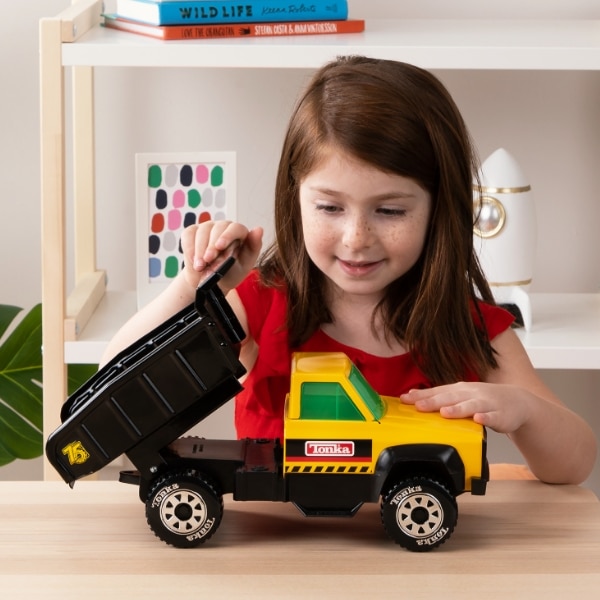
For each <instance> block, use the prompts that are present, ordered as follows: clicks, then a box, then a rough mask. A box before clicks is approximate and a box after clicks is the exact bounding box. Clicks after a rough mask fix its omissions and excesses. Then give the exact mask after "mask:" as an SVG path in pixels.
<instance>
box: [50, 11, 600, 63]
mask: <svg viewBox="0 0 600 600" xmlns="http://www.w3.org/2000/svg"><path fill="white" fill-rule="evenodd" d="M339 54H367V55H372V56H377V57H379V58H389V59H395V60H403V61H406V62H411V63H413V64H416V65H419V66H422V67H424V68H427V69H525V70H538V69H544V70H545V69H552V70H564V69H568V70H582V69H585V70H587V69H591V70H597V69H600V22H599V21H592V20H579V21H534V20H524V21H515V20H462V21H457V20H433V19H431V20H429V19H427V20H400V19H390V20H387V19H386V20H383V19H381V20H378V19H371V20H367V24H366V28H365V31H364V32H363V33H357V34H346V35H321V36H295V37H265V38H254V39H239V38H238V39H217V40H184V41H172V42H163V41H161V40H155V39H153V38H148V37H144V36H140V35H135V34H131V33H125V32H121V31H116V30H112V29H111V30H108V29H104V28H101V27H95V28H93V29H91V30H90V31H88V32H87V33H86V34H85V35H83V36H82V37H81V38H80V39H78V40H77V43H75V44H66V45H64V46H63V49H62V61H63V65H65V66H77V65H81V66H88V65H91V66H117V67H118V66H128V67H156V66H169V67H173V66H177V67H214V68H228V67H238V68H284V69H291V68H313V67H318V66H320V65H322V64H323V63H324V62H326V61H328V60H330V59H332V58H335V56H337V55H339Z"/></svg>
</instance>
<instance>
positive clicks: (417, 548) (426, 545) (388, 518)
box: [381, 477, 458, 552]
mask: <svg viewBox="0 0 600 600" xmlns="http://www.w3.org/2000/svg"><path fill="white" fill-rule="evenodd" d="M381 520H382V522H383V527H384V528H385V531H386V532H387V534H388V535H389V536H390V537H391V538H392V539H393V540H394V541H395V542H396V543H397V544H400V546H402V547H403V548H406V549H407V550H411V551H412V552H427V551H429V550H433V549H434V548H437V547H438V546H440V545H441V544H443V543H444V542H445V541H446V540H447V539H448V538H449V537H450V536H451V535H452V532H453V531H454V527H455V526H456V522H457V520H458V508H457V505H456V500H455V499H454V497H453V496H452V494H451V493H450V492H449V491H448V490H447V489H446V488H445V487H444V486H443V485H441V484H440V483H438V482H437V481H433V480H431V479H428V478H427V477H415V478H414V479H408V480H406V481H402V482H400V483H398V484H396V485H395V486H393V487H392V489H391V490H390V491H389V492H388V493H387V494H386V495H385V497H383V498H382V500H381Z"/></svg>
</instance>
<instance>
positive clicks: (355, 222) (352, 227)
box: [342, 217, 373, 250]
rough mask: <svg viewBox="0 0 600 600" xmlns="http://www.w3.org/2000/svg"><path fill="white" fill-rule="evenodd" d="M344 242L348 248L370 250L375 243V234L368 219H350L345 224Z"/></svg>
mask: <svg viewBox="0 0 600 600" xmlns="http://www.w3.org/2000/svg"><path fill="white" fill-rule="evenodd" d="M342 241H343V243H344V245H345V246H346V247H347V248H351V249H352V250H359V249H362V248H368V247H369V246H370V245H371V244H372V241H373V233H372V229H371V226H370V224H369V222H368V219H365V218H364V217H356V218H350V219H348V220H347V221H346V223H345V224H344V232H343V236H342Z"/></svg>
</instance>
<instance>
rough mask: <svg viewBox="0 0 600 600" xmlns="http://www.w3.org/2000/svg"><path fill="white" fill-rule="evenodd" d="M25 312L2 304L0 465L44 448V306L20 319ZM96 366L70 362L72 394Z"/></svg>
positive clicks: (28, 456) (33, 453) (38, 454)
mask: <svg viewBox="0 0 600 600" xmlns="http://www.w3.org/2000/svg"><path fill="white" fill-rule="evenodd" d="M21 312H22V309H21V308H18V307H16V306H9V305H2V304H0V466H1V465H5V464H7V463H9V462H12V461H13V460H15V459H16V458H24V459H27V458H35V457H37V456H41V454H42V452H43V425H42V424H43V418H42V412H43V411H42V381H43V378H42V307H41V304H38V305H36V306H34V307H33V308H32V309H31V310H30V311H29V312H28V313H27V314H26V315H25V316H24V317H23V318H22V319H21V320H20V321H19V322H18V323H17V322H16V317H17V315H19V313H21ZM11 328H12V331H11ZM3 336H4V337H3ZM96 368H97V367H96V365H69V368H68V374H69V378H68V387H69V394H71V393H72V392H73V391H75V390H76V389H77V388H78V387H79V386H80V385H81V384H82V383H83V382H84V381H86V380H87V379H89V378H90V377H91V376H92V375H93V374H94V373H95V372H96Z"/></svg>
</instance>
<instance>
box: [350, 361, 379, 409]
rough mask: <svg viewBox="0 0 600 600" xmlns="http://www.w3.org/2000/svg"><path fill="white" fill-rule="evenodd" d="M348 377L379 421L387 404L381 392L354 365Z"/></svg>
mask: <svg viewBox="0 0 600 600" xmlns="http://www.w3.org/2000/svg"><path fill="white" fill-rule="evenodd" d="M348 379H349V380H350V383H351V384H352V385H353V386H354V388H355V389H356V391H357V392H358V395H359V396H360V397H361V398H362V399H363V400H364V402H365V404H366V405H367V408H368V409H369V410H370V411H371V414H372V415H373V417H374V418H375V419H376V420H377V421H379V420H380V419H381V417H383V413H384V412H385V406H384V404H383V401H382V400H381V397H380V396H379V394H378V393H377V392H376V391H375V390H374V389H373V388H372V387H371V386H370V385H369V383H368V382H367V380H366V379H365V378H364V377H363V375H362V373H361V372H360V371H359V370H358V369H357V368H356V367H355V366H354V365H352V368H351V369H350V376H349V377H348Z"/></svg>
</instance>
